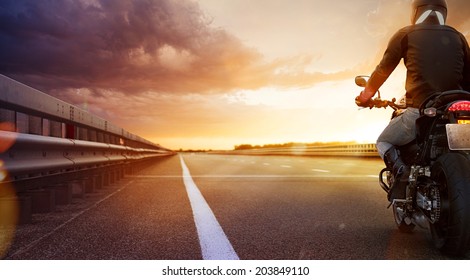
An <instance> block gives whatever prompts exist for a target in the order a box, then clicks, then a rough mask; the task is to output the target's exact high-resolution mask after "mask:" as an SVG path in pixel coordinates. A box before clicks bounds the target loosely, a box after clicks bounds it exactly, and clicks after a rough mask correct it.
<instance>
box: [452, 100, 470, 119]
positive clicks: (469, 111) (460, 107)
mask: <svg viewBox="0 0 470 280" xmlns="http://www.w3.org/2000/svg"><path fill="white" fill-rule="evenodd" d="M449 112H454V115H455V118H456V121H457V123H458V124H470V101H457V102H455V103H454V104H452V105H451V106H450V107H449Z"/></svg>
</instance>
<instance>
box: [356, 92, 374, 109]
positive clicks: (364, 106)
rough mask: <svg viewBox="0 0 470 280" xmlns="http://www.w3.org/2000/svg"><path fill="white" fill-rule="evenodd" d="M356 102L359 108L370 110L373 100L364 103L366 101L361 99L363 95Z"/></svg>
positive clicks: (357, 97)
mask: <svg viewBox="0 0 470 280" xmlns="http://www.w3.org/2000/svg"><path fill="white" fill-rule="evenodd" d="M361 93H362V92H361ZM355 101H356V105H357V106H359V107H363V108H370V107H371V100H370V99H368V100H367V101H364V99H363V98H362V97H361V95H358V96H356V100H355Z"/></svg>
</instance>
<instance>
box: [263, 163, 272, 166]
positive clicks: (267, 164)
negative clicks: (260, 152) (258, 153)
mask: <svg viewBox="0 0 470 280" xmlns="http://www.w3.org/2000/svg"><path fill="white" fill-rule="evenodd" d="M263 165H266V166H269V165H271V164H270V163H267V162H265V163H263Z"/></svg>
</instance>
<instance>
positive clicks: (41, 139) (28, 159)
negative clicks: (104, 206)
mask: <svg viewBox="0 0 470 280" xmlns="http://www.w3.org/2000/svg"><path fill="white" fill-rule="evenodd" d="M174 154H175V153H174V152H173V151H171V150H169V149H166V148H164V147H162V146H160V145H157V144H154V143H152V142H150V141H147V140H146V139H144V138H142V137H140V136H137V135H134V134H132V133H130V132H128V131H125V130H124V129H122V128H120V127H118V126H115V125H113V124H112V123H109V122H108V121H106V120H104V119H102V118H99V117H97V116H95V115H93V114H91V113H89V112H86V111H85V110H83V109H81V108H78V107H76V106H73V105H71V104H68V103H66V102H64V101H62V100H59V99H57V98H54V97H52V96H49V95H47V94H45V93H43V92H41V91H38V90H35V89H33V88H31V87H28V86H26V85H24V84H21V83H19V82H17V81H14V80H12V79H10V78H8V77H5V76H3V75H0V186H1V184H6V183H14V184H15V185H18V187H17V188H18V189H20V190H24V189H28V188H29V187H31V188H33V187H34V186H35V185H37V184H35V183H34V182H35V180H36V182H37V181H38V180H37V179H40V178H44V177H54V176H55V177H57V176H58V175H61V174H72V173H82V174H83V173H84V171H87V170H88V171H90V170H95V171H96V170H97V169H100V168H107V167H110V166H129V165H131V163H132V164H133V163H136V162H138V161H142V160H145V159H151V158H155V157H160V156H168V155H174ZM80 176H81V175H80ZM39 181H40V180H39ZM25 186H26V187H25ZM0 196H1V194H0Z"/></svg>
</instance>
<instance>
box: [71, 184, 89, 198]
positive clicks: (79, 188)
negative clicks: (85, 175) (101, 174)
mask: <svg viewBox="0 0 470 280" xmlns="http://www.w3.org/2000/svg"><path fill="white" fill-rule="evenodd" d="M68 183H69V185H70V186H71V188H72V197H74V198H84V197H85V189H84V185H83V181H82V180H74V181H70V182H68Z"/></svg>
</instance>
